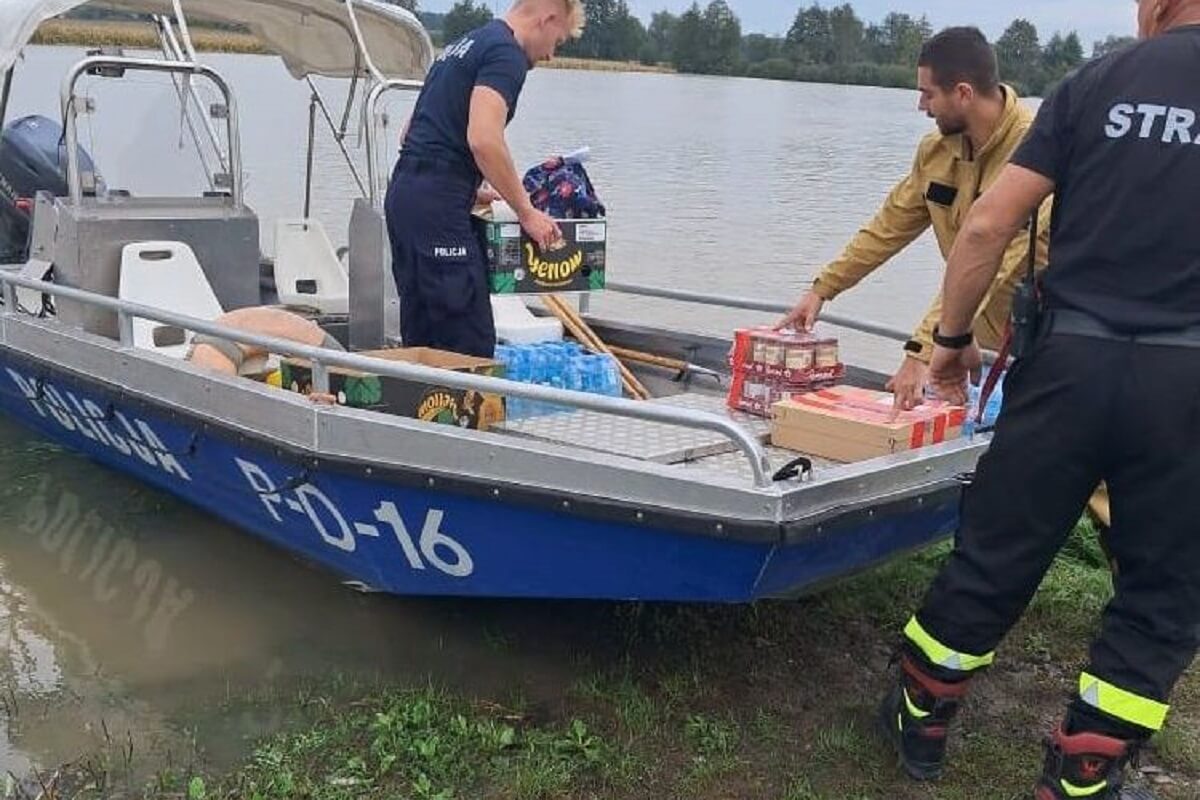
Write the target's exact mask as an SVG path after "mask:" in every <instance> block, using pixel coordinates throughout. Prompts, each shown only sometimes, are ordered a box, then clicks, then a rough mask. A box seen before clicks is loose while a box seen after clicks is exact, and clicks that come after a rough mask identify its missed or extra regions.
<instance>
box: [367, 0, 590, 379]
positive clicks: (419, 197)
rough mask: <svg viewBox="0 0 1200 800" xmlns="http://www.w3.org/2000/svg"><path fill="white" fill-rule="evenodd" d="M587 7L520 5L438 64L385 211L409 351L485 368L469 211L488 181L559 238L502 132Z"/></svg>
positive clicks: (480, 281) (482, 278) (489, 344)
mask: <svg viewBox="0 0 1200 800" xmlns="http://www.w3.org/2000/svg"><path fill="white" fill-rule="evenodd" d="M583 17H584V11H583V4H582V0H516V2H514V3H513V5H512V8H511V9H509V11H508V13H507V14H506V15H505V16H504V17H503V18H502V19H496V20H492V21H491V22H489V23H488V24H487V25H484V26H483V27H482V28H479V29H477V30H474V31H472V32H470V33H468V34H467V35H465V36H464V37H462V38H461V39H459V40H458V41H456V42H453V43H451V44H450V45H449V46H447V47H446V49H445V50H444V51H443V52H442V54H441V55H440V56H439V57H438V59H437V61H436V62H435V63H434V65H433V67H432V68H431V69H430V71H429V75H428V76H427V77H426V79H425V85H424V87H423V88H422V90H421V94H420V95H419V97H418V98H417V103H416V106H415V108H414V110H413V115H412V118H411V119H410V120H409V122H408V126H407V128H406V130H405V135H404V142H403V147H402V149H401V152H400V160H399V161H398V162H397V164H396V168H395V171H394V172H393V174H392V180H391V184H390V185H389V187H388V193H387V199H386V201H385V211H386V215H387V225H388V236H389V238H390V239H391V243H392V270H393V272H394V274H395V277H396V288H397V290H398V291H399V293H400V315H401V316H400V327H401V330H400V333H401V336H402V337H403V339H404V344H405V345H406V346H408V347H436V348H439V349H442V350H451V351H454V352H459V353H464V354H467V355H474V356H481V357H486V358H490V357H492V355H493V352H494V350H495V345H496V329H495V324H494V322H493V320H492V307H491V301H490V297H489V290H488V276H487V262H486V249H485V247H484V242H483V240H482V237H481V236H480V232H479V231H478V229H477V227H476V225H475V223H473V221H472V217H471V209H472V208H473V207H474V205H475V204H476V202H477V200H484V201H486V200H491V199H495V197H494V195H492V194H491V193H490V192H482V191H481V190H480V186H481V181H482V180H484V179H486V180H487V182H488V183H489V184H490V185H491V187H492V188H493V189H494V190H495V192H496V193H498V194H499V196H500V197H502V198H503V199H504V200H505V201H506V202H507V203H508V204H509V205H510V206H511V207H512V208H513V210H514V211H515V212H516V213H517V217H518V219H519V220H520V223H521V227H522V228H523V229H524V230H525V232H526V233H527V234H528V235H529V237H530V238H531V239H533V240H534V241H535V242H537V243H538V244H539V245H541V246H543V247H546V246H548V245H550V244H552V243H553V242H555V241H557V240H558V239H559V238H560V236H561V233H560V231H559V229H558V226H557V225H556V224H555V223H554V221H553V220H552V219H550V217H548V216H546V215H545V214H543V213H542V212H540V211H538V210H537V209H535V208H534V207H533V206H532V204H530V202H529V197H528V195H527V194H526V193H525V190H524V188H523V187H522V185H521V178H520V176H518V174H517V170H516V168H515V166H514V165H513V159H512V155H511V154H510V153H509V150H508V145H507V143H506V142H505V139H504V129H505V127H506V126H507V125H508V123H509V122H510V121H511V120H512V118H513V115H514V114H515V113H516V110H517V99H518V98H519V97H520V94H521V89H522V87H523V86H524V85H525V76H526V73H527V72H528V71H529V70H530V69H532V68H533V66H534V65H535V64H536V63H538V62H539V61H545V60H547V59H549V58H550V57H551V56H552V55H553V54H554V51H555V49H556V48H558V47H559V46H561V45H562V44H563V43H564V42H566V41H567V39H569V38H571V37H574V36H578V35H579V33H580V31H581V29H582V27H583Z"/></svg>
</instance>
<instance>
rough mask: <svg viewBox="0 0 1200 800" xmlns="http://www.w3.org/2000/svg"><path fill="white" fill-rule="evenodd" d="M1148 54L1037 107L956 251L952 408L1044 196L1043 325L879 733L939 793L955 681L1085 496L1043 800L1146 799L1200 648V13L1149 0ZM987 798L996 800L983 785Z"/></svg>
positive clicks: (986, 653) (950, 277)
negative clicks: (1008, 262)
mask: <svg viewBox="0 0 1200 800" xmlns="http://www.w3.org/2000/svg"><path fill="white" fill-rule="evenodd" d="M1138 21H1139V29H1140V34H1141V37H1142V38H1143V40H1144V41H1142V42H1140V43H1138V44H1137V45H1135V46H1133V47H1130V48H1128V49H1126V50H1123V51H1120V52H1117V53H1115V54H1112V55H1110V56H1108V57H1106V58H1103V59H1099V60H1096V61H1093V62H1091V63H1089V64H1087V65H1086V66H1084V67H1082V68H1081V69H1080V70H1079V71H1078V72H1077V73H1075V74H1074V75H1072V76H1070V77H1068V78H1067V79H1066V80H1065V81H1064V82H1063V83H1062V84H1061V85H1060V86H1059V87H1058V89H1057V90H1056V91H1055V92H1054V93H1053V94H1052V95H1051V96H1050V97H1049V98H1047V100H1046V101H1045V103H1044V104H1043V105H1042V107H1041V110H1040V112H1039V114H1038V117H1037V120H1036V122H1035V123H1034V127H1033V128H1032V129H1031V130H1030V133H1029V135H1028V137H1027V139H1026V141H1025V142H1024V144H1023V145H1022V146H1021V147H1020V148H1019V149H1018V150H1017V152H1016V153H1015V154H1014V156H1013V159H1012V163H1011V164H1010V165H1009V166H1008V167H1007V168H1006V170H1005V172H1004V174H1002V175H1001V176H1000V178H999V179H998V180H997V182H996V183H995V184H994V185H993V187H992V188H991V189H990V190H989V191H988V192H987V193H986V194H985V195H984V196H983V197H982V198H981V199H980V200H979V201H978V202H977V203H976V204H975V206H974V207H973V209H972V211H971V214H970V217H969V219H968V220H967V222H966V224H965V226H964V230H963V232H962V233H961V234H960V235H959V237H958V240H957V241H956V243H955V246H954V249H953V251H952V252H951V255H950V261H949V266H948V268H947V275H946V281H945V286H944V290H943V291H944V297H945V305H944V308H943V312H942V316H941V320H940V323H939V327H938V329H937V331H936V337H935V343H936V345H937V347H936V348H935V352H934V355H933V360H932V363H931V367H930V379H931V384H932V385H933V386H934V387H935V388H936V389H937V390H938V392H939V394H940V395H942V396H943V397H945V398H947V399H951V400H955V401H960V402H961V401H962V400H963V399H964V398H965V393H966V384H967V376H968V374H969V372H970V371H972V370H974V369H977V368H978V366H979V351H978V349H977V348H976V347H975V346H974V344H973V342H972V336H971V321H972V317H973V315H974V311H975V309H976V308H977V306H978V302H979V300H980V298H982V297H983V295H984V293H985V292H986V291H987V288H988V286H989V285H990V284H991V282H992V279H993V276H994V275H995V274H996V271H997V268H998V266H999V264H1000V261H1001V256H1002V254H1003V252H1004V249H1005V247H1006V245H1007V244H1008V242H1009V241H1010V240H1011V239H1012V238H1013V236H1014V235H1016V234H1017V232H1018V231H1020V230H1021V229H1022V227H1023V224H1024V223H1025V222H1026V221H1027V220H1028V219H1029V218H1030V215H1031V214H1032V213H1034V210H1035V209H1036V208H1037V207H1038V205H1039V203H1041V201H1042V200H1043V199H1044V198H1046V197H1047V196H1049V195H1050V194H1051V193H1052V192H1053V193H1054V195H1055V200H1054V214H1053V229H1052V232H1051V239H1050V265H1049V266H1048V267H1047V270H1046V272H1045V277H1044V283H1043V286H1042V295H1041V297H1042V304H1043V313H1042V315H1041V320H1040V323H1039V326H1038V329H1037V337H1036V339H1035V340H1034V341H1033V344H1032V346H1031V351H1030V352H1029V353H1028V354H1027V355H1026V356H1025V357H1023V358H1021V359H1020V360H1019V361H1018V362H1017V363H1016V364H1015V365H1014V366H1013V368H1012V372H1011V374H1010V377H1009V379H1008V381H1007V383H1006V384H1005V405H1004V410H1003V413H1002V414H1001V417H1000V421H999V425H998V427H997V429H996V432H995V436H994V438H993V440H992V443H991V446H990V448H989V449H988V452H987V453H986V454H985V455H984V456H983V458H981V459H980V462H979V467H978V471H977V473H976V478H975V481H974V484H973V485H972V486H971V487H970V488H969V489H968V490H967V492H966V495H965V497H964V501H963V517H962V526H961V529H960V531H959V537H958V541H957V546H956V548H955V550H954V553H953V555H952V556H951V557H950V560H949V562H948V563H947V565H946V566H945V568H944V569H943V570H942V572H941V574H940V575H939V576H938V577H937V579H936V581H935V582H934V584H933V587H932V588H931V590H930V592H929V595H928V597H927V598H926V600H925V603H924V605H923V606H922V607H921V609H920V610H919V611H918V612H917V613H916V615H915V616H914V617H913V618H912V620H911V621H910V622H909V623H908V626H907V627H906V628H905V642H904V647H903V650H902V654H901V658H900V661H901V670H900V676H899V679H898V681H897V684H896V686H895V687H894V689H893V690H892V692H891V693H890V694H889V695H888V697H887V698H886V700H885V702H884V704H883V706H882V711H881V719H882V722H883V724H884V725H885V726H886V729H887V731H888V733H889V735H890V737H891V740H892V742H893V744H894V745H895V746H896V748H897V750H898V752H899V754H900V756H901V762H902V764H903V765H904V767H905V768H906V770H907V771H908V772H909V773H910V774H911V775H912V776H913V777H916V778H918V779H932V778H935V777H937V776H938V775H939V774H940V772H941V768H942V763H943V759H944V754H945V744H946V731H947V727H948V725H949V723H950V721H951V719H952V718H953V716H954V714H955V711H956V710H957V708H958V705H959V702H960V700H961V698H962V697H963V694H964V693H965V692H966V690H967V686H968V683H969V681H970V679H971V677H972V676H973V675H975V674H976V673H977V672H978V671H979V670H981V669H983V668H985V667H987V666H988V665H989V664H991V663H992V661H993V658H994V650H995V648H996V647H997V645H999V643H1000V641H1001V640H1002V639H1003V637H1004V636H1005V635H1006V634H1007V633H1008V631H1009V629H1010V628H1011V627H1012V626H1013V625H1014V624H1015V623H1016V621H1017V619H1018V617H1019V616H1020V615H1021V614H1022V612H1023V611H1024V609H1025V607H1026V605H1027V604H1028V602H1029V600H1030V599H1031V597H1032V596H1033V594H1034V592H1035V590H1036V589H1037V587H1038V584H1039V583H1040V582H1041V580H1042V578H1043V576H1044V575H1045V573H1046V570H1047V569H1048V568H1049V566H1050V564H1051V562H1052V560H1053V559H1054V557H1055V555H1056V553H1057V552H1058V550H1059V549H1060V547H1061V546H1062V544H1063V543H1064V541H1065V540H1066V538H1067V536H1068V534H1069V533H1070V531H1071V529H1072V527H1073V526H1074V524H1075V523H1076V521H1077V520H1078V519H1079V516H1080V512H1081V511H1082V509H1083V507H1084V504H1085V502H1086V501H1087V498H1088V495H1089V494H1090V493H1091V491H1092V489H1093V488H1094V487H1095V486H1096V484H1097V482H1098V481H1100V480H1104V481H1106V482H1107V484H1108V487H1109V492H1110V495H1111V498H1112V523H1113V524H1112V548H1113V550H1114V551H1115V554H1116V557H1117V560H1118V561H1119V563H1120V564H1121V570H1120V574H1119V575H1117V576H1116V577H1115V580H1114V583H1115V597H1114V599H1113V601H1112V603H1111V604H1110V605H1109V606H1108V608H1107V609H1105V612H1104V617H1103V627H1102V630H1101V633H1100V635H1099V638H1098V639H1097V640H1096V641H1095V643H1094V644H1093V646H1092V649H1091V657H1090V663H1089V664H1088V666H1087V668H1086V669H1085V670H1084V672H1083V674H1082V676H1081V677H1080V680H1079V684H1078V693H1077V694H1076V695H1075V697H1074V698H1073V700H1072V702H1071V704H1070V707H1069V709H1068V712H1067V715H1066V718H1065V720H1064V721H1063V722H1062V724H1061V726H1059V727H1058V728H1057V730H1055V731H1054V733H1053V735H1052V736H1051V737H1050V739H1049V741H1048V744H1047V748H1048V756H1047V759H1046V764H1045V768H1044V772H1043V775H1042V778H1041V780H1040V781H1039V782H1038V784H1037V788H1036V789H1035V791H1034V795H1033V796H1034V797H1035V798H1036V799H1037V800H1061V799H1062V798H1080V797H1086V798H1102V799H1104V800H1112V799H1113V798H1128V797H1138V796H1142V797H1145V796H1148V795H1144V794H1139V793H1138V792H1135V791H1134V790H1133V789H1131V788H1129V787H1124V788H1123V783H1124V772H1125V767H1126V765H1127V763H1128V761H1129V760H1130V758H1131V757H1132V756H1133V755H1134V754H1135V753H1136V752H1137V750H1138V749H1139V748H1140V747H1141V746H1142V744H1143V743H1145V742H1146V741H1147V740H1148V739H1149V738H1150V737H1151V736H1152V735H1153V734H1154V732H1155V731H1157V730H1159V729H1161V728H1162V726H1163V724H1164V721H1165V719H1166V717H1167V713H1168V699H1169V697H1170V694H1171V691H1172V688H1173V687H1174V685H1175V683H1176V681H1177V680H1178V679H1179V677H1180V675H1181V674H1182V673H1183V671H1184V670H1185V669H1186V668H1187V667H1188V665H1189V664H1190V663H1191V661H1192V659H1193V657H1194V655H1195V652H1196V648H1197V641H1198V637H1200V532H1198V531H1197V530H1196V520H1197V519H1198V518H1200V446H1198V445H1197V443H1200V411H1198V409H1200V225H1198V224H1197V221H1196V210H1195V200H1194V197H1195V192H1196V189H1197V187H1200V82H1197V80H1196V76H1197V75H1200V0H1140V2H1139V4H1138ZM979 796H980V797H992V796H998V795H996V794H995V793H994V792H992V791H989V790H988V789H987V788H981V790H980V795H979Z"/></svg>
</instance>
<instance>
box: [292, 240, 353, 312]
mask: <svg viewBox="0 0 1200 800" xmlns="http://www.w3.org/2000/svg"><path fill="white" fill-rule="evenodd" d="M275 289H276V291H277V292H278V293H279V302H280V303H282V304H284V305H286V306H307V307H311V308H315V309H317V310H318V311H320V312H321V313H322V314H348V313H350V276H349V274H348V273H347V272H346V267H345V266H344V265H343V264H342V262H341V259H339V258H338V255H337V251H335V250H334V249H333V244H332V243H331V242H330V241H329V235H328V234H326V232H325V227H324V226H323V225H322V224H321V223H320V222H319V221H318V220H315V219H281V220H279V221H278V222H276V223H275Z"/></svg>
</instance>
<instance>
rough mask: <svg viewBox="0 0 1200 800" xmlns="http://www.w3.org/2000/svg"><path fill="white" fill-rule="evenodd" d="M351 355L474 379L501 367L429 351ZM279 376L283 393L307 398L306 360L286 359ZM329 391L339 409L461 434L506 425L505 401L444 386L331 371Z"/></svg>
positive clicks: (309, 373) (397, 350)
mask: <svg viewBox="0 0 1200 800" xmlns="http://www.w3.org/2000/svg"><path fill="white" fill-rule="evenodd" d="M355 355H360V356H368V357H371V358H380V359H384V360H387V361H402V362H406V363H409V364H420V365H422V366H427V367H438V368H440V369H449V370H454V371H461V372H471V373H475V374H477V375H493V376H496V377H503V375H504V365H503V364H501V363H499V362H498V361H492V360H491V359H487V358H475V357H472V356H464V355H461V354H459V353H451V352H447V351H445V350H434V349H432V348H429V347H408V348H404V347H397V348H391V349H387V350H364V351H362V352H359V353H356V354H355ZM280 371H281V381H282V384H283V388H284V389H290V390H291V391H294V392H300V393H302V394H309V393H311V391H312V365H311V364H310V363H309V362H308V361H307V360H306V359H297V358H286V359H284V360H283V361H282V363H281V364H280ZM329 391H330V393H331V394H332V395H334V396H335V397H336V398H337V401H338V404H339V405H345V406H350V407H353V408H365V409H369V410H372V411H381V412H384V413H387V414H396V415H398V416H402V417H412V418H414V419H421V420H425V421H427V422H439V423H444V424H447V425H458V426H459V427H463V428H474V429H477V430H487V429H488V428H489V427H491V426H492V425H495V424H496V423H499V422H502V421H503V420H504V398H503V397H501V396H500V395H494V394H483V393H480V392H474V391H463V390H462V389H451V388H450V387H448V386H438V385H437V384H431V383H424V382H420V381H409V380H404V379H401V378H393V377H389V376H386V375H371V374H369V373H366V372H359V371H356V370H345V369H340V368H337V367H330V369H329Z"/></svg>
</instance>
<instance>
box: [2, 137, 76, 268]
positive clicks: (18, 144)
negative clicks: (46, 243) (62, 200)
mask: <svg viewBox="0 0 1200 800" xmlns="http://www.w3.org/2000/svg"><path fill="white" fill-rule="evenodd" d="M79 169H80V172H81V173H82V175H83V188H84V192H85V193H90V194H94V193H95V191H96V177H95V176H96V171H95V166H94V165H93V163H92V159H91V157H90V156H89V155H88V154H87V153H86V152H84V150H83V148H82V147H81V148H80V149H79ZM42 191H44V192H51V193H52V194H54V195H55V196H57V197H65V196H66V195H67V194H69V191H70V190H69V189H68V188H67V148H66V144H65V143H64V140H63V129H62V125H60V124H59V123H58V122H56V121H54V120H52V119H48V118H46V117H41V116H29V117H22V118H21V119H18V120H15V121H13V123H12V124H11V125H9V126H8V127H6V128H5V129H4V132H3V133H2V134H0V264H22V263H24V262H25V260H26V259H27V258H28V254H29V221H30V217H31V215H32V214H33V198H34V196H35V195H36V194H37V193H38V192H42Z"/></svg>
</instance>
